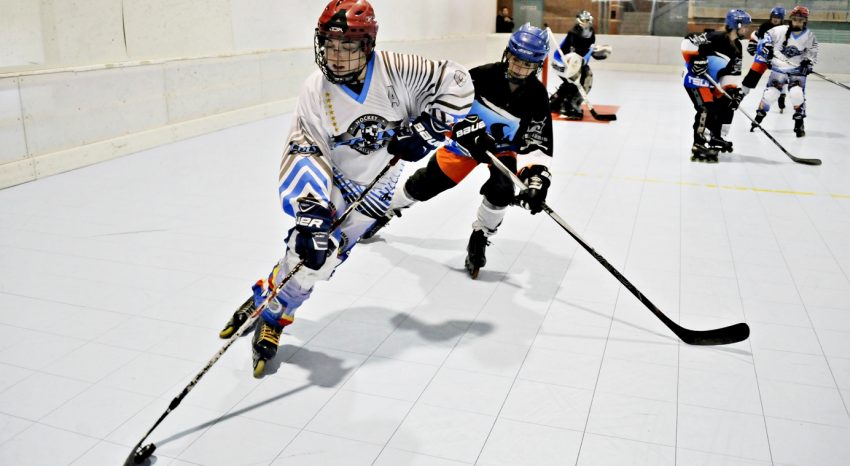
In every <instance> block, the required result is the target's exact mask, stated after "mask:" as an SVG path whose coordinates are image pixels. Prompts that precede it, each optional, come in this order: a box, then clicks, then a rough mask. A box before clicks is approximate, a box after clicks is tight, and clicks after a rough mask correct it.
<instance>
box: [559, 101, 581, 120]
mask: <svg viewBox="0 0 850 466" xmlns="http://www.w3.org/2000/svg"><path fill="white" fill-rule="evenodd" d="M561 115H563V116H564V117H565V118H566V119H567V120H581V119H582V118H584V110H582V109H581V106H578V107H576V106H573V105H569V104H568V105H564V111H563V112H561Z"/></svg>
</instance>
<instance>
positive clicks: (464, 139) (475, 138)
mask: <svg viewBox="0 0 850 466" xmlns="http://www.w3.org/2000/svg"><path fill="white" fill-rule="evenodd" d="M452 138H453V139H454V140H455V141H456V142H457V143H458V144H460V145H461V147H463V148H464V149H466V151H467V152H469V155H471V156H472V158H473V159H475V161H476V162H478V163H490V156H488V155H487V152H490V153H495V152H496V141H495V140H494V139H493V136H490V133H488V132H487V123H486V122H484V120H482V119H480V118H478V115H467V116H466V118H464V119H463V120H460V121H459V122H457V123H455V125H454V128H452Z"/></svg>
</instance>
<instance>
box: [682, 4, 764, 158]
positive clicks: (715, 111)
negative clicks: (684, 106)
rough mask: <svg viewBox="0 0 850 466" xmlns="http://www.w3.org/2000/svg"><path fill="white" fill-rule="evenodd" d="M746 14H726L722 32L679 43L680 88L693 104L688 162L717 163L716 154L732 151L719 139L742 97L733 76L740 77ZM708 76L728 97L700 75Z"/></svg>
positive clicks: (724, 133) (742, 11) (697, 36)
mask: <svg viewBox="0 0 850 466" xmlns="http://www.w3.org/2000/svg"><path fill="white" fill-rule="evenodd" d="M750 23H752V18H750V15H749V14H748V13H747V12H746V11H744V10H740V9H735V10H729V12H728V13H727V14H726V24H725V28H724V29H725V30H724V31H712V32H704V33H702V34H695V33H693V34H688V35H687V36H685V39H684V40H683V41H682V55H683V56H684V58H685V71H686V73H685V77H684V82H683V85H684V87H685V91H686V92H687V93H688V97H690V98H691V102H693V104H694V109H695V110H696V115H695V116H694V142H693V145H692V146H691V160H692V161H695V162H717V152H718V151H723V152H732V143H731V142H729V141H726V140H724V139H723V137H722V136H725V135H726V133H727V132H728V131H729V125H730V124H731V123H732V117H733V116H734V113H735V110H736V109H737V108H738V105H739V104H740V103H741V99H742V98H743V96H744V94H742V93H741V90H740V89H739V88H738V85H737V81H736V80H735V78H733V77H735V76H740V75H741V58H742V54H741V51H742V49H741V43H740V40H741V39H743V38H744V37H746V30H745V29H746V26H747V25H749V24H750ZM706 74H708V75H710V76H711V77H712V78H713V79H714V80H715V81H716V82H717V83H718V84H719V85H720V86H722V87H723V89H725V90H726V92H727V93H728V94H729V96H730V97H731V98H727V97H726V96H724V95H723V94H722V93H721V92H720V91H719V90H717V89H715V88H714V87H713V86H712V85H711V84H710V83H709V82H708V80H707V79H705V78H704V76H705V75H706Z"/></svg>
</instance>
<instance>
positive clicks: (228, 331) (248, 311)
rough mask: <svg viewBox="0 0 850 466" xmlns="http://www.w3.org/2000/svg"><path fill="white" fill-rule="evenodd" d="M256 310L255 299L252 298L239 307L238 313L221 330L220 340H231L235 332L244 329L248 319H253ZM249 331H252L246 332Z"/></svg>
mask: <svg viewBox="0 0 850 466" xmlns="http://www.w3.org/2000/svg"><path fill="white" fill-rule="evenodd" d="M255 310H256V308H255V307H254V297H253V296H252V297H250V298H248V300H247V301H245V302H244V303H242V305H241V306H239V309H237V310H236V312H234V313H233V316H232V317H230V320H228V321H227V324H226V325H225V326H224V328H223V329H221V332H219V333H218V336H219V338H225V339H226V338H230V336H231V335H233V333H234V332H236V331H237V330H239V328H240V327H242V324H244V323H245V321H247V320H248V318H249V317H251V315H252V314H253V313H254V311H255ZM254 325H256V322H255V323H254ZM249 330H251V329H250V328H249V329H246V330H245V332H246V333H247V332H248V331H249Z"/></svg>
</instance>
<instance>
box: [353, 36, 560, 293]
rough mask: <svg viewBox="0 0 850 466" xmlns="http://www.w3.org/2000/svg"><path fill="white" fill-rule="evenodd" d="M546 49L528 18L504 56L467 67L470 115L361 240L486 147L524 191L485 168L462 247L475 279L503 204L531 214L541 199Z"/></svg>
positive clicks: (454, 177)
mask: <svg viewBox="0 0 850 466" xmlns="http://www.w3.org/2000/svg"><path fill="white" fill-rule="evenodd" d="M548 54H549V32H548V31H545V30H542V29H540V28H537V27H534V26H531V25H530V24H529V23H526V24H524V25H522V26H521V27H520V28H519V29H518V30H517V31H516V32H515V33H513V34H512V35H511V38H510V40H509V41H508V46H507V48H505V51H504V53H503V54H502V60H501V61H499V62H496V63H490V64H487V65H482V66H479V67H477V68H473V69H471V70H470V71H469V74H470V76H471V77H472V82H473V84H474V86H475V100H474V101H473V103H472V109H471V110H470V111H469V115H468V116H467V118H466V119H465V120H462V121H460V122H458V123H457V124H455V126H454V128H453V135H452V138H453V139H454V141H453V142H452V143H450V144H448V145H446V146H444V147H442V148H440V149H438V150H437V152H436V153H435V154H434V155H433V156H431V159H430V160H429V161H428V165H427V166H425V167H423V168H420V169H419V170H417V171H416V172H415V173H414V174H413V175H412V176H411V177H410V178H408V179H407V181H406V182H405V184H404V189H403V190H397V191H396V193H395V197H394V198H393V201H392V204H391V205H390V209H391V210H390V214H388V216H387V217H384V218H383V219H380V220H378V222H377V223H376V226H375V227H374V228H373V229H372V230H371V231H369V232H367V233H366V234H365V235H364V238H367V237H371V236H374V234H375V233H376V232H377V231H378V230H379V229H380V228H382V227H383V226H384V225H386V223H387V222H388V221H389V220H390V218H391V217H392V216H393V215H400V209H403V208H406V207H410V206H411V205H413V204H414V203H415V202H417V201H427V200H428V199H431V198H433V197H434V196H436V195H437V194H440V193H441V192H443V191H445V190H447V189H450V188H453V187H454V186H456V185H457V184H458V183H460V181H461V180H463V179H464V178H465V177H466V176H467V175H468V174H469V173H470V172H471V171H472V170H473V169H474V168H475V167H476V166H477V165H478V164H479V163H484V164H489V163H490V161H491V160H490V159H489V156H488V155H487V152H490V153H492V154H494V155H495V156H496V157H498V159H499V160H500V161H501V162H502V163H503V164H504V165H505V166H506V167H507V168H508V169H509V170H512V171H514V172H516V171H517V167H521V168H520V170H519V172H518V173H517V175H518V176H519V178H520V179H521V180H523V181H524V182H525V185H526V189H524V190H522V192H520V193H519V195H517V194H516V193H515V192H514V186H513V183H512V182H511V180H510V179H509V178H508V177H506V176H505V175H504V174H502V173H501V172H500V171H499V170H498V169H497V168H496V167H493V166H490V167H489V169H490V178H489V179H488V180H487V182H485V183H484V185H483V186H482V187H481V194H482V195H484V199H483V200H482V202H481V206H480V207H479V208H478V214H477V218H476V220H475V222H474V223H473V224H472V229H473V231H472V235H471V236H470V238H469V244H468V245H467V252H468V255H467V258H466V268H467V270H468V271H469V274H470V275H471V276H472V278H476V277H477V276H478V271H479V269H480V268H481V267H483V266H484V264H485V263H486V257H485V249H486V247H487V245H488V244H489V241H488V237H490V236H492V235H493V234H494V233H496V230H497V228H498V227H499V225H500V224H501V223H502V219H503V218H504V216H505V210H506V208H507V206H508V205H510V204H511V203H514V202H517V203H519V204H520V205H522V206H523V207H525V208H527V209H529V210H530V211H531V213H532V214H536V213H538V212H540V211H541V210H542V208H543V202H544V201H545V199H546V193H547V191H548V189H549V183H550V175H549V170H548V168H547V167H548V165H549V162H550V161H551V160H552V115H551V113H550V112H549V96H548V93H547V91H546V87H545V86H544V85H543V83H542V82H540V80H539V79H538V77H537V75H538V72H539V71H540V67H541V65H542V64H543V61H544V59H545V58H546V56H547V55H548ZM518 159H519V160H518Z"/></svg>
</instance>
